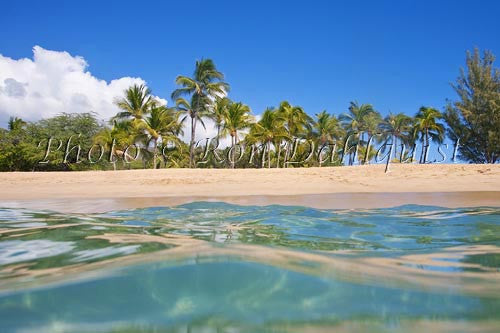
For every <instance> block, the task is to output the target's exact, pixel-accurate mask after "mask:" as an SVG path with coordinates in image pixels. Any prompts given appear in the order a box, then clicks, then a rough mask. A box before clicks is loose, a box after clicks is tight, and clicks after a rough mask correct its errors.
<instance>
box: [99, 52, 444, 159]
mask: <svg viewBox="0 0 500 333" xmlns="http://www.w3.org/2000/svg"><path fill="white" fill-rule="evenodd" d="M176 83H177V85H179V88H178V89H176V90H175V91H174V92H173V93H172V95H171V97H172V99H173V100H174V101H175V106H174V107H172V108H169V107H166V106H164V105H161V103H160V102H159V101H158V100H157V99H156V98H155V97H153V96H152V94H151V91H150V90H149V89H148V88H147V87H146V86H144V85H134V86H132V87H130V88H129V89H128V90H127V91H126V92H125V97H124V98H122V99H120V100H118V101H116V105H117V106H118V107H119V108H120V109H121V112H119V113H118V114H117V115H116V116H115V117H114V118H113V119H112V123H113V127H112V128H111V129H106V130H105V131H103V132H102V133H100V135H99V136H98V137H97V140H98V141H101V142H105V143H110V142H115V143H116V146H117V147H120V146H122V147H123V146H124V145H130V144H132V143H136V144H137V143H140V144H141V145H142V146H143V147H146V148H148V149H146V151H147V152H148V153H149V154H151V155H152V156H151V157H152V160H153V167H154V168H156V167H157V165H158V163H157V161H158V147H159V145H160V144H161V145H162V146H164V145H165V144H166V142H172V143H174V144H178V145H179V146H181V140H180V139H179V136H180V135H182V134H183V130H182V129H183V125H184V123H185V122H189V125H190V126H189V127H190V131H191V133H190V134H191V136H190V142H189V167H194V166H195V148H196V142H195V138H196V131H197V129H198V124H201V126H203V127H205V122H206V120H207V119H211V120H212V121H213V122H214V123H215V125H216V127H217V137H216V138H215V141H216V143H215V145H216V147H218V146H219V140H220V138H224V137H228V136H229V137H230V138H231V149H230V158H229V162H230V166H231V167H232V168H234V167H235V165H236V161H237V158H236V153H237V149H236V147H237V145H238V144H239V143H241V142H242V141H243V143H244V144H246V145H261V146H262V147H263V148H264V150H263V154H265V158H264V156H263V158H262V166H264V162H266V163H267V167H271V161H272V160H273V161H274V162H275V165H276V167H280V166H286V164H285V161H287V160H289V158H290V156H291V155H292V154H293V153H294V152H293V145H292V142H293V141H294V140H296V139H297V138H300V139H306V140H311V141H312V142H315V143H316V145H317V146H318V147H320V146H324V145H327V144H331V143H332V142H339V140H342V139H343V138H344V139H345V138H347V137H348V138H349V139H350V140H351V142H350V144H351V146H352V145H355V146H356V147H361V148H359V149H360V151H354V152H352V151H350V152H349V153H348V154H347V151H346V150H345V146H344V148H342V147H340V148H339V151H340V152H342V154H344V155H348V156H349V160H348V162H349V163H351V164H352V163H354V160H355V159H356V156H358V157H357V158H358V159H360V160H361V157H363V156H364V159H363V161H365V162H366V161H369V160H370V158H371V157H373V152H369V149H368V148H367V147H368V144H369V143H370V141H371V140H376V141H377V142H382V141H384V140H385V141H387V140H389V141H390V142H392V144H393V145H392V147H396V146H398V145H399V146H401V147H403V146H412V145H413V146H414V145H415V143H416V142H419V141H420V142H422V145H423V147H428V146H429V145H430V142H431V140H434V141H438V142H442V140H443V139H444V126H443V124H441V123H440V120H441V118H442V115H441V113H440V112H439V111H438V110H436V109H434V108H430V107H422V108H420V110H419V111H418V113H417V114H416V115H415V117H410V116H407V115H405V114H403V113H399V114H392V113H390V114H389V115H388V116H387V117H385V118H382V116H381V115H380V113H378V112H377V111H376V110H375V109H374V108H373V106H372V105H371V104H361V105H360V104H358V103H357V102H351V105H350V106H349V109H348V112H347V113H344V114H341V115H340V116H338V117H336V116H335V115H332V114H329V113H328V112H326V111H322V112H320V113H318V114H316V117H315V119H313V118H312V117H310V116H309V115H308V114H307V113H306V112H305V111H304V109H303V108H302V107H300V106H294V105H291V104H290V103H289V102H287V101H283V102H282V103H280V105H279V106H278V107H272V108H267V109H266V110H265V111H264V112H263V114H262V115H261V117H260V119H258V121H257V119H256V118H255V117H254V116H252V113H251V110H250V107H249V106H248V105H246V104H243V103H241V102H234V101H231V100H230V99H229V98H228V97H227V94H228V92H229V85H228V84H227V83H226V82H224V75H223V74H222V73H221V72H219V71H218V70H217V69H216V67H215V64H214V63H213V61H212V60H210V59H204V60H201V61H197V62H196V66H195V71H194V74H193V76H192V77H188V76H178V77H177V78H176ZM374 138H375V139H374ZM363 147H365V148H363ZM363 149H365V150H364V151H363ZM114 153H115V154H116V155H117V156H123V155H124V154H125V152H123V151H120V150H118V149H116V151H114ZM426 153H427V152H426V151H425V149H424V148H423V149H422V152H421V157H420V162H423V161H425V155H426ZM179 154H182V152H179ZM282 155H283V156H282ZM318 160H320V161H319V165H320V166H321V164H322V162H321V159H318ZM171 163H173V164H172V165H177V164H176V162H175V160H172V161H171Z"/></svg>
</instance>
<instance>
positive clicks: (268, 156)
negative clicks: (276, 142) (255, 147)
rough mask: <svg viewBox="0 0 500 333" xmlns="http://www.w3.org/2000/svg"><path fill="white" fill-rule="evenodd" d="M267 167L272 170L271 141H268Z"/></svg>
mask: <svg viewBox="0 0 500 333" xmlns="http://www.w3.org/2000/svg"><path fill="white" fill-rule="evenodd" d="M267 167H268V168H269V169H270V168H271V141H267Z"/></svg>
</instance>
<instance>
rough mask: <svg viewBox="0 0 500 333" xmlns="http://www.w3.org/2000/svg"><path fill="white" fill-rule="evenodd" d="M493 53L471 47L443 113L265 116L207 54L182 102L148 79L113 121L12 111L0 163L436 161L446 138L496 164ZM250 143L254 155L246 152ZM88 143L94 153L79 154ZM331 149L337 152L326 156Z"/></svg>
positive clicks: (289, 110)
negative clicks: (203, 135) (212, 132)
mask: <svg viewBox="0 0 500 333" xmlns="http://www.w3.org/2000/svg"><path fill="white" fill-rule="evenodd" d="M494 60H495V57H494V55H493V54H492V53H491V52H489V51H485V52H484V53H483V54H482V55H481V54H480V52H479V50H478V49H475V50H474V51H473V52H467V56H466V67H465V68H462V69H461V70H460V75H459V77H458V78H457V79H456V82H455V83H454V84H452V87H453V89H454V90H455V92H456V93H457V98H456V100H455V101H448V102H447V104H446V106H445V107H444V108H443V110H442V111H439V110H438V109H436V108H433V107H428V106H422V107H421V108H420V109H419V110H417V112H416V113H415V114H414V116H409V115H407V114H405V113H397V114H393V113H389V114H388V115H387V116H385V117H382V116H381V114H380V113H379V112H378V111H377V110H376V109H375V108H374V107H373V105H371V104H361V103H358V102H351V103H350V105H349V107H348V110H347V112H345V113H342V114H339V115H335V114H331V113H328V112H327V111H326V110H324V111H321V112H319V113H317V114H315V116H314V117H311V116H310V115H309V114H308V113H306V111H305V110H304V109H303V108H302V107H300V106H298V105H293V104H291V103H289V102H288V101H283V102H281V103H280V104H279V105H278V106H275V107H269V108H267V109H266V110H264V111H263V113H262V114H261V116H260V117H259V118H258V119H257V118H256V117H255V116H254V115H253V114H252V111H251V109H250V107H249V106H248V105H246V104H245V103H243V102H239V101H233V100H231V99H230V98H229V97H228V93H229V91H230V86H229V84H228V83H227V82H225V81H224V75H223V73H221V72H220V71H219V70H218V69H217V68H216V66H215V64H214V62H213V61H212V60H210V59H202V60H200V61H197V62H196V65H195V70H194V73H193V75H192V76H182V75H181V76H178V77H177V78H176V80H175V82H176V84H177V85H178V88H177V89H176V90H175V91H174V92H172V94H171V97H172V99H173V100H174V101H175V105H174V106H173V107H167V106H166V105H163V104H162V103H160V102H159V100H158V99H156V98H155V97H154V96H153V95H152V92H151V90H150V89H149V88H148V87H147V86H145V85H133V86H131V87H130V88H128V89H127V90H126V91H125V92H124V96H123V97H121V98H120V99H118V100H117V101H115V103H116V105H117V107H118V108H119V110H120V112H118V113H117V114H116V115H115V116H114V117H113V118H112V119H111V120H110V121H109V123H101V122H99V121H98V120H97V119H96V115H95V114H93V113H90V112H89V113H81V114H71V113H63V114H61V115H58V116H56V117H53V118H49V119H43V120H40V121H37V122H25V121H23V120H22V119H20V118H11V119H10V120H9V123H8V128H7V129H0V170H1V171H26V170H89V169H109V168H113V169H124V168H168V167H191V168H192V167H198V168H222V167H230V168H249V167H267V168H270V167H278V168H279V167H307V166H324V165H344V164H355V163H359V164H364V163H371V162H373V160H374V158H375V157H376V154H377V153H379V152H380V151H378V152H377V151H376V150H375V149H371V150H370V144H374V143H378V144H382V145H383V146H382V147H383V149H382V151H389V155H388V158H391V159H393V161H394V162H400V163H404V162H417V163H427V162H428V160H427V154H428V147H430V145H431V143H434V144H436V145H440V144H442V143H443V142H444V141H445V139H446V138H448V139H449V140H450V141H451V142H453V143H454V144H455V146H456V147H457V153H458V157H459V158H460V159H461V160H463V161H467V162H471V163H496V162H497V161H498V159H499V156H500V71H499V69H498V68H495V67H494ZM207 120H211V121H212V122H213V123H214V124H215V126H216V128H217V134H216V136H215V137H214V138H210V140H207V142H205V144H204V145H203V144H200V142H197V141H196V140H195V138H196V133H197V132H198V131H199V129H200V126H201V127H205V125H206V124H205V123H206V122H207ZM186 123H187V125H188V126H185V124H186ZM184 128H188V130H189V133H187V134H188V135H189V138H190V141H189V142H187V143H186V142H183V141H182V140H181V139H180V137H181V136H182V135H184V132H183V129H184ZM50 138H55V139H54V140H52V139H50ZM224 138H229V139H230V144H229V145H228V146H227V147H224V146H222V145H221V144H220V140H221V139H224ZM62 139H65V140H66V141H63V140H62ZM298 142H308V143H309V145H308V146H307V145H299V144H298ZM311 146H313V147H316V150H315V153H312V150H311ZM96 147H97V148H96ZM104 147H105V149H104ZM389 147H391V148H390V149H389ZM418 147H420V148H419V149H418ZM247 149H248V150H251V152H249V153H248V154H249V156H250V158H245V159H244V158H241V156H243V152H244V150H247ZM104 150H106V158H102V157H103V155H104ZM82 151H84V152H86V154H87V158H86V159H80V155H81V152H82ZM139 151H140V153H139ZM327 151H329V152H330V154H331V158H324V153H325V152H327ZM48 152H50V156H49V154H48ZM165 152H168V153H167V154H165ZM209 152H210V153H209ZM254 154H256V155H255V156H258V158H253V156H254ZM97 157H100V158H99V159H97ZM108 157H109V158H108ZM292 160H293V161H296V162H291V161H292ZM110 164H111V166H110Z"/></svg>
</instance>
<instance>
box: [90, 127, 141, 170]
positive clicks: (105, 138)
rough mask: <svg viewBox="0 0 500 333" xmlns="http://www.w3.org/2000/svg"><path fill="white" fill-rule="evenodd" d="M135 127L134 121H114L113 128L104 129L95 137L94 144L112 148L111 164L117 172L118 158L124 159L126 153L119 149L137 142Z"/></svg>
mask: <svg viewBox="0 0 500 333" xmlns="http://www.w3.org/2000/svg"><path fill="white" fill-rule="evenodd" d="M135 130H136V129H135V127H134V125H132V121H130V120H123V121H117V120H113V127H112V128H108V127H106V128H104V129H103V130H101V131H100V132H99V133H97V134H96V136H95V137H94V142H95V143H99V144H103V145H107V146H109V147H110V162H111V163H112V164H113V169H114V170H116V157H115V156H121V157H123V155H124V151H123V150H121V149H120V148H118V147H124V146H128V145H130V144H132V143H133V142H134V140H135V138H134V135H133V134H134V132H135Z"/></svg>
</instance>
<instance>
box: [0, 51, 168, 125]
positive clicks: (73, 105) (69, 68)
mask: <svg viewBox="0 0 500 333" xmlns="http://www.w3.org/2000/svg"><path fill="white" fill-rule="evenodd" d="M87 66H88V64H87V62H86V61H85V59H84V58H82V57H80V56H72V55H71V54H69V53H68V52H59V51H51V50H46V49H44V48H42V47H40V46H35V47H34V48H33V60H32V59H27V58H25V59H17V60H16V59H12V58H9V57H6V56H3V55H1V54H0V124H1V125H4V124H5V123H6V121H7V119H8V118H9V117H10V116H14V117H20V118H23V119H25V120H38V119H41V118H47V117H52V116H55V115H57V114H59V113H61V112H68V113H69V112H78V113H81V112H90V111H93V112H96V113H97V114H98V116H99V118H100V119H103V120H108V119H109V118H110V117H112V116H114V115H115V114H116V112H117V111H118V109H117V107H116V106H115V105H114V104H113V101H114V100H115V98H116V97H121V96H123V91H124V90H125V89H127V88H128V87H129V86H130V85H132V84H143V83H145V81H144V80H143V79H141V78H133V77H122V78H119V79H116V80H112V81H111V82H109V83H108V82H106V81H105V80H101V79H98V78H96V77H95V76H93V75H92V74H91V73H90V72H89V71H87ZM160 100H161V99H160ZM162 101H163V102H166V101H165V100H162Z"/></svg>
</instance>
